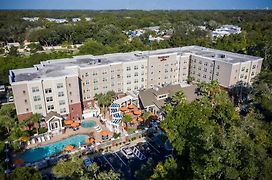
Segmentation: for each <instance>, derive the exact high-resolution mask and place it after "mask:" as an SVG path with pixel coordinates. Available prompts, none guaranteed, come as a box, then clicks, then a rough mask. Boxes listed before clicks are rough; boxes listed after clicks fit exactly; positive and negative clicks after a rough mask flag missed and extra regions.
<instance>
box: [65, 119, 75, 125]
mask: <svg viewBox="0 0 272 180" xmlns="http://www.w3.org/2000/svg"><path fill="white" fill-rule="evenodd" d="M73 122H74V121H72V120H71V119H68V120H65V121H64V124H66V125H71V124H73Z"/></svg>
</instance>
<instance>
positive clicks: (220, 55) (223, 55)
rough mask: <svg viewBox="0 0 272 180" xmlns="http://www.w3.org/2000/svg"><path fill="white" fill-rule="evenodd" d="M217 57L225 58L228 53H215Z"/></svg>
mask: <svg viewBox="0 0 272 180" xmlns="http://www.w3.org/2000/svg"><path fill="white" fill-rule="evenodd" d="M215 57H216V58H225V57H226V55H225V54H215Z"/></svg>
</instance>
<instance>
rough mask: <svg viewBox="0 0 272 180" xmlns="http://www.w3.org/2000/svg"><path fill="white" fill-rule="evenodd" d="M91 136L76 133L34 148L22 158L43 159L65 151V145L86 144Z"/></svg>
mask: <svg viewBox="0 0 272 180" xmlns="http://www.w3.org/2000/svg"><path fill="white" fill-rule="evenodd" d="M88 137H89V136H87V135H76V136H72V137H69V138H67V139H64V140H62V141H58V142H55V143H53V144H49V145H45V146H41V147H37V148H32V149H29V150H27V151H26V152H24V153H23V154H22V156H21V158H22V159H23V160H24V161H25V163H32V162H35V161H39V160H42V159H43V158H45V157H48V156H51V155H53V154H56V153H59V152H61V151H63V149H64V147H65V146H67V145H69V144H71V145H73V146H74V147H76V146H79V144H81V145H82V144H85V140H86V139H87V138H88Z"/></svg>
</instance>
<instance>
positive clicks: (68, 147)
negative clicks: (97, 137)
mask: <svg viewBox="0 0 272 180" xmlns="http://www.w3.org/2000/svg"><path fill="white" fill-rule="evenodd" d="M73 149H74V146H73V145H71V144H69V145H67V146H65V148H64V150H65V151H72V150H73Z"/></svg>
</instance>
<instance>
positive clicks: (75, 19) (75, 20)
mask: <svg viewBox="0 0 272 180" xmlns="http://www.w3.org/2000/svg"><path fill="white" fill-rule="evenodd" d="M79 21H81V19H80V18H72V22H79Z"/></svg>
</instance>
